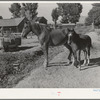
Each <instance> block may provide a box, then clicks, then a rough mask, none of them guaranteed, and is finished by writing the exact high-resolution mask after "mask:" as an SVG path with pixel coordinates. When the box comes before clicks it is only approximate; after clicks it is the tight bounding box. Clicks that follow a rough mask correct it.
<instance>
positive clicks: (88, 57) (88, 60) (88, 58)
mask: <svg viewBox="0 0 100 100" xmlns="http://www.w3.org/2000/svg"><path fill="white" fill-rule="evenodd" d="M89 63H90V48H88V55H87V65H89Z"/></svg>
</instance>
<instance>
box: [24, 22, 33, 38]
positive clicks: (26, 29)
mask: <svg viewBox="0 0 100 100" xmlns="http://www.w3.org/2000/svg"><path fill="white" fill-rule="evenodd" d="M31 31H32V29H31V23H30V22H29V21H27V22H25V23H24V27H23V30H22V37H23V38H25V37H26V36H27V35H28V33H30V32H31Z"/></svg>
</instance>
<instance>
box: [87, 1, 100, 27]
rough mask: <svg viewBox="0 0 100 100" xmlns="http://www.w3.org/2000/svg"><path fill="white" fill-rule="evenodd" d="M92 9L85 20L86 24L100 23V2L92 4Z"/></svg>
mask: <svg viewBox="0 0 100 100" xmlns="http://www.w3.org/2000/svg"><path fill="white" fill-rule="evenodd" d="M92 6H93V7H92V9H91V10H90V11H89V13H88V17H87V18H86V20H85V24H86V25H91V24H92V23H94V25H96V26H98V25H99V24H100V3H94V4H92Z"/></svg>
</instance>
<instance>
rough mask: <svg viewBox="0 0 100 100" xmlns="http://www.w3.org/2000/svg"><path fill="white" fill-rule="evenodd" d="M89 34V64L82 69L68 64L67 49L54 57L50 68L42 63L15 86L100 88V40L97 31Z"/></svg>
mask: <svg viewBox="0 0 100 100" xmlns="http://www.w3.org/2000/svg"><path fill="white" fill-rule="evenodd" d="M89 35H90V36H91V38H92V42H93V49H91V61H90V65H89V66H85V67H82V70H81V71H80V70H79V69H77V68H76V67H74V66H71V65H70V66H69V65H67V62H68V60H67V56H68V55H67V54H68V51H67V49H65V51H64V52H62V53H60V54H58V55H57V56H55V57H54V59H52V61H51V62H50V67H48V70H44V68H43V65H41V67H38V68H37V69H35V70H33V71H32V72H31V74H30V76H28V77H26V78H24V79H23V80H21V81H20V82H19V83H18V84H17V85H16V86H15V87H14V88H100V41H99V40H98V38H99V37H98V35H97V34H96V33H94V32H91V33H89Z"/></svg>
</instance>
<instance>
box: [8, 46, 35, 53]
mask: <svg viewBox="0 0 100 100" xmlns="http://www.w3.org/2000/svg"><path fill="white" fill-rule="evenodd" d="M33 47H37V45H36V46H22V47H17V48H10V49H9V52H18V51H24V50H27V49H31V48H33Z"/></svg>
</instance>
